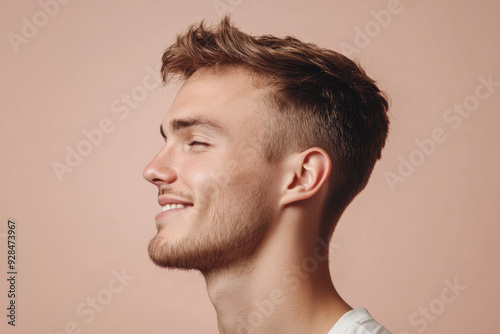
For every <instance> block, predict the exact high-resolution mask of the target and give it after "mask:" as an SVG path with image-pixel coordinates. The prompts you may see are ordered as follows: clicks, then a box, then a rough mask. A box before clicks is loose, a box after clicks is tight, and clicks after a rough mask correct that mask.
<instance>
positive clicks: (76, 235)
mask: <svg viewBox="0 0 500 334" xmlns="http://www.w3.org/2000/svg"><path fill="white" fill-rule="evenodd" d="M51 2H53V1H51V0H41V3H51ZM61 2H62V0H61ZM222 2H223V3H229V4H231V8H229V9H230V10H232V12H233V19H234V21H235V22H236V24H237V25H238V26H240V27H242V28H243V29H244V30H245V31H247V32H249V33H252V34H265V33H270V34H277V35H286V34H292V35H295V36H297V37H299V38H301V39H304V40H306V41H312V42H316V43H317V44H320V45H322V46H325V47H328V48H332V49H335V50H341V49H342V48H341V45H344V46H345V45H346V44H349V45H352V46H353V47H356V46H358V49H357V50H356V53H355V54H354V55H355V58H356V59H358V60H359V61H360V62H361V63H362V64H363V65H364V66H365V68H366V69H367V71H368V72H369V73H370V74H371V75H373V76H374V77H375V78H376V79H378V82H379V83H380V86H381V87H382V88H383V89H384V90H386V91H387V92H388V93H389V95H390V96H391V100H392V108H391V121H392V128H391V134H390V137H389V141H388V143H387V146H386V148H385V150H384V152H383V160H382V161H380V162H379V163H378V164H377V166H376V169H375V171H374V174H373V175H372V178H371V181H370V183H369V185H368V187H367V188H366V189H365V191H364V192H363V193H362V194H361V195H360V196H359V197H358V198H357V199H356V200H355V201H354V203H353V204H352V205H351V206H350V207H349V208H348V210H347V211H346V213H345V215H344V217H343V218H342V220H341V223H340V225H339V227H338V229H337V232H336V234H335V236H334V245H335V247H334V248H333V250H332V260H331V270H332V274H333V278H334V282H335V284H336V286H337V287H338V289H339V291H340V293H341V295H342V296H343V297H344V298H345V299H346V300H347V301H348V303H350V304H351V305H352V306H354V307H358V306H365V307H367V308H368V310H369V311H370V312H371V314H372V315H373V316H374V317H375V318H376V319H378V320H379V321H380V322H381V323H383V324H385V325H386V326H387V327H388V328H389V329H390V330H391V331H393V332H394V333H396V334H407V333H459V334H460V333H464V334H465V333H493V332H498V327H499V326H500V320H499V318H498V313H499V311H500V302H499V300H500V288H499V287H498V283H499V282H500V266H499V265H498V262H499V261H498V254H499V251H500V243H498V241H497V240H498V234H499V230H500V228H499V225H498V218H497V217H498V216H499V213H500V209H499V205H498V199H499V196H498V190H499V186H500V178H499V176H498V170H499V168H500V155H499V154H498V153H499V152H498V140H499V139H500V138H499V134H498V124H499V121H500V114H499V105H500V87H493V88H491V90H492V92H491V91H488V90H487V89H486V88H485V87H482V88H478V89H479V94H482V95H481V96H482V99H481V100H479V99H476V98H473V97H472V96H473V95H474V94H475V92H476V87H478V85H480V84H481V81H480V80H479V77H483V78H485V79H486V80H487V79H488V76H491V78H492V80H493V81H497V82H498V81H500V67H499V59H500V43H499V35H498V32H499V31H500V21H499V20H498V14H499V13H500V3H498V2H495V1H476V2H474V3H472V2H470V1H451V0H448V1H439V2H437V1H411V0H401V1H400V5H399V6H396V7H391V6H392V3H394V1H391V0H377V1H347V0H344V1H326V0H325V1H313V2H311V1H307V2H306V1H284V0H281V1H264V0H255V1H250V0H222ZM215 3H216V2H215ZM388 7H390V8H391V9H392V10H393V11H394V12H397V13H393V14H391V17H390V21H389V19H388V18H387V16H386V17H381V16H379V20H382V19H384V18H385V21H381V22H382V23H383V24H382V23H377V21H376V19H375V16H376V15H375V16H374V14H373V13H372V11H375V12H380V11H381V10H387V8H388ZM51 10H52V13H51V14H52V16H53V17H50V16H48V15H47V14H43V13H42V14H40V12H41V11H42V9H41V7H40V5H39V3H38V1H23V2H20V3H12V2H6V1H3V2H2V3H1V4H0V13H1V14H0V16H1V21H0V22H1V23H0V24H1V30H0V31H1V34H2V35H3V36H4V37H3V38H2V39H1V44H0V45H1V48H2V61H1V62H0V68H1V73H2V80H1V89H0V95H1V101H2V113H1V116H0V117H1V118H0V129H1V135H2V140H1V144H0V145H1V152H2V161H1V164H0V166H1V167H0V170H1V175H2V187H1V191H0V208H1V220H2V222H1V227H0V249H1V254H2V255H1V256H0V258H1V259H2V260H1V262H2V264H1V266H0V267H1V268H2V274H1V275H0V276H1V277H2V279H1V280H0V282H1V283H0V296H1V298H0V302H1V307H0V309H2V310H3V311H2V312H0V313H1V314H0V315H1V317H0V319H2V320H1V324H0V328H1V331H2V333H5V329H7V332H8V333H44V334H48V333H53V334H55V333H64V332H66V333H71V332H78V330H80V332H81V333H149V334H154V333H217V329H216V321H215V313H214V311H213V309H212V305H211V303H210V301H209V299H208V297H207V295H206V291H205V286H204V280H203V278H202V277H201V276H200V275H199V274H196V273H183V272H174V271H167V270H160V269H158V268H156V267H155V266H154V265H153V264H152V263H151V262H150V261H149V259H148V257H147V252H146V247H147V243H148V241H149V240H150V238H151V237H152V236H153V235H154V233H155V225H154V215H155V214H156V213H157V211H158V205H157V203H156V189H155V188H154V187H153V186H152V185H150V184H148V183H147V182H146V181H145V180H143V179H142V175H141V173H142V169H143V167H144V166H145V165H146V164H147V163H148V162H149V161H150V159H151V158H152V157H153V156H154V154H155V153H156V151H157V150H158V149H159V148H160V147H161V145H162V140H161V138H160V135H159V131H158V127H159V123H160V120H161V119H162V117H163V115H164V113H165V112H166V111H167V109H168V107H169V105H170V103H171V100H172V98H173V94H174V90H173V89H171V88H163V89H162V88H160V89H154V90H151V91H150V90H147V89H145V88H144V86H143V85H144V83H143V80H144V79H145V80H146V81H145V84H146V86H148V87H150V88H151V85H152V84H153V83H154V80H153V78H152V76H151V74H149V71H148V69H147V68H155V66H156V65H157V64H158V63H159V59H160V57H161V54H162V51H163V49H164V48H165V47H166V46H167V45H168V44H169V43H171V42H172V40H173V38H174V34H175V33H177V32H180V31H182V30H183V29H184V28H185V27H187V26H188V25H189V24H191V23H195V22H198V21H200V20H201V19H202V18H205V19H207V20H208V21H214V20H216V19H217V18H218V16H219V15H218V12H217V10H216V8H215V6H214V2H213V1H211V0H205V1H201V0H199V1H189V2H187V1H180V0H176V1H153V0H149V1H142V2H139V1H130V0H128V1H118V0H113V1H70V2H68V3H67V4H60V5H59V8H58V9H57V8H55V7H54V6H52V9H51ZM49 11H50V9H49ZM23 17H25V18H26V19H24V20H23ZM36 20H38V21H36ZM26 22H31V23H33V22H37V24H38V25H39V27H36V26H35V28H36V29H38V31H37V32H36V31H33V30H31V31H29V29H28V28H26V27H24V33H25V35H26V34H27V35H28V36H31V37H29V38H26V40H24V42H26V43H22V44H19V45H17V47H14V46H13V45H12V43H11V42H10V40H9V36H11V37H12V36H13V35H12V33H13V34H17V35H18V36H23V26H24V25H26V24H27V23H26ZM358 29H359V30H358ZM365 29H367V33H369V35H367V37H366V38H365V39H364V40H363V39H362V37H360V36H357V35H359V34H360V33H359V31H360V30H361V31H365ZM9 34H10V35H9ZM23 38H25V37H23ZM342 43H344V44H342ZM16 48H17V52H16ZM141 87H142V88H141ZM144 92H146V93H147V95H141V93H144ZM132 93H134V94H135V95H134V96H135V100H134V101H132V102H133V103H135V104H134V107H126V104H125V103H124V102H121V101H120V99H121V97H122V94H126V95H131V94H132ZM486 95H488V96H487V97H486ZM117 99H118V100H117ZM139 100H140V101H139ZM464 103H466V104H467V103H468V104H467V106H468V108H469V109H473V111H472V112H470V114H469V115H468V116H466V117H462V116H460V117H459V116H457V115H458V114H450V112H449V111H448V109H449V108H453V106H454V104H456V105H461V104H464ZM475 103H476V104H475ZM477 103H478V104H477ZM119 107H121V109H119V110H120V112H118V113H115V112H114V110H116V109H117V108H119ZM127 108H128V109H129V113H128V114H126V109H127ZM452 115H454V116H453V117H455V118H453V119H450V117H452ZM106 119H108V120H109V121H108V122H110V124H108V126H110V127H111V128H112V131H108V132H110V133H106V134H104V135H103V138H102V142H100V143H99V142H98V141H96V143H98V145H93V146H92V147H91V148H90V149H89V148H88V147H85V144H84V143H83V144H82V141H84V140H86V139H85V136H84V134H83V133H82V131H84V130H91V129H95V128H98V127H99V124H100V122H103V120H104V122H106ZM452 120H453V121H452ZM459 122H460V123H459ZM436 129H442V130H436ZM433 131H434V132H435V133H436V131H437V133H440V136H438V137H439V138H438V141H439V142H436V141H434V144H430V138H432V133H433ZM96 138H97V139H99V138H98V136H97V137H96ZM97 139H96V140H97ZM416 141H420V142H425V143H427V146H425V147H424V148H425V150H426V151H427V153H425V152H422V149H420V148H419V146H418V145H417V143H416ZM78 145H80V149H81V150H83V151H84V152H85V148H86V149H87V152H86V153H88V155H87V156H85V157H83V159H82V161H80V163H79V164H78V165H77V166H76V167H75V168H72V171H71V172H67V173H65V174H63V175H62V176H61V178H62V181H60V180H58V177H57V175H56V173H55V172H54V170H53V167H52V164H53V163H54V162H59V163H61V164H65V159H66V155H67V147H70V148H72V149H76V148H77V147H78ZM82 145H83V146H82ZM433 145H434V147H432V146H433ZM401 159H403V160H406V161H410V160H411V161H413V163H414V164H415V165H416V166H414V167H412V168H411V169H408V168H409V167H408V166H406V168H407V170H402V172H403V173H405V172H406V174H405V175H406V176H405V177H402V178H401V179H400V181H401V180H404V182H396V183H395V184H393V185H392V187H391V186H390V184H389V182H388V181H387V179H386V178H387V175H388V174H387V173H394V175H395V174H397V173H398V168H400V165H401V164H402V162H401V161H402V160H401ZM408 163H411V162H408ZM401 168H403V167H401ZM8 218H13V219H15V221H16V222H17V233H18V239H17V252H18V264H17V270H18V272H19V274H18V282H17V283H18V286H17V292H18V298H17V312H18V314H17V326H16V328H12V327H11V326H7V324H6V322H7V318H6V317H5V314H6V313H7V311H6V310H5V308H6V307H7V303H8V299H7V296H6V295H7V290H8V286H7V282H6V280H5V278H3V277H4V275H5V276H6V274H5V273H6V272H7V268H6V259H7V247H6V245H7V243H6V233H7V219H8ZM123 268H124V269H123ZM113 270H115V271H118V272H121V271H122V270H125V272H126V274H127V275H129V276H133V277H134V278H133V279H130V280H127V281H125V283H119V281H116V279H114V278H113V277H114V275H113ZM129 278H130V277H129ZM455 280H456V282H458V284H459V285H460V286H461V287H462V288H460V289H459V290H458V291H456V293H455V294H453V293H451V294H450V293H448V294H446V293H445V295H444V296H445V297H444V299H443V296H442V294H441V292H442V291H443V289H445V288H446V287H447V284H449V283H453V282H454V281H455ZM446 282H449V283H446ZM110 284H111V286H112V287H110ZM125 284H126V285H125ZM113 291H114V292H113ZM452 297H453V298H452ZM88 298H96V299H97V300H98V303H99V301H100V303H101V304H99V305H98V306H100V307H102V308H99V310H100V311H90V310H92V309H91V308H90V307H89V306H88V305H87V302H88V300H89V299H88ZM445 299H446V300H445ZM451 299H452V300H451ZM102 305H104V306H102ZM424 308H425V309H429V311H428V312H429V315H428V316H427V318H426V317H425V316H424V315H423V313H422V312H424V311H423V310H424ZM78 310H80V314H79V313H78ZM82 312H83V315H82ZM92 312H94V313H95V314H94V317H93V318H92V317H91V316H90V314H91V313H92ZM72 323H73V324H72ZM65 326H66V330H65ZM72 326H74V327H75V328H78V330H76V331H73V330H72V329H71V327H72Z"/></svg>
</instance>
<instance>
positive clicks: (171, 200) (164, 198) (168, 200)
mask: <svg viewBox="0 0 500 334" xmlns="http://www.w3.org/2000/svg"><path fill="white" fill-rule="evenodd" d="M158 204H160V206H165V205H167V204H182V205H184V206H193V203H191V202H186V201H183V200H180V199H177V198H174V197H169V196H160V197H158ZM174 210H176V209H174Z"/></svg>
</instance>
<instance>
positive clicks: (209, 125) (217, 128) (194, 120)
mask: <svg viewBox="0 0 500 334" xmlns="http://www.w3.org/2000/svg"><path fill="white" fill-rule="evenodd" d="M190 127H200V128H206V129H208V130H210V131H214V132H218V133H224V132H225V131H224V128H223V127H222V126H221V125H220V124H219V123H218V122H215V121H212V120H209V119H206V118H202V117H189V118H174V119H173V120H171V121H170V129H171V130H172V132H174V133H175V132H178V131H180V130H182V129H186V128H190ZM160 133H161V136H162V137H163V138H167V135H166V134H165V131H163V126H162V125H160Z"/></svg>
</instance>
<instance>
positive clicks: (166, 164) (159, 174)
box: [142, 147, 177, 186]
mask: <svg viewBox="0 0 500 334" xmlns="http://www.w3.org/2000/svg"><path fill="white" fill-rule="evenodd" d="M171 160H172V159H171V157H170V154H169V153H168V152H167V150H166V148H165V147H164V148H163V149H162V150H161V151H160V152H158V154H157V155H156V156H155V157H154V159H153V160H151V162H150V163H149V164H148V165H147V166H146V168H144V171H143V172H142V176H143V177H144V178H145V179H146V180H148V181H149V182H151V183H152V184H154V185H156V186H159V185H161V184H162V183H169V184H170V183H172V182H174V181H175V180H176V179H177V173H176V172H175V170H174V168H173V167H172V166H171Z"/></svg>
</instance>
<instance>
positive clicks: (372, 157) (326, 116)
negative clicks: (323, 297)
mask: <svg viewBox="0 0 500 334" xmlns="http://www.w3.org/2000/svg"><path fill="white" fill-rule="evenodd" d="M232 66H236V67H242V68H244V69H246V70H247V71H248V72H249V73H250V74H252V75H253V76H255V77H256V78H259V79H261V82H263V83H264V84H265V85H269V86H270V87H271V88H272V89H271V93H270V94H269V96H268V99H267V101H265V102H266V103H265V105H267V106H269V108H266V109H269V111H268V113H272V114H271V115H270V117H269V119H270V120H271V121H270V122H269V124H268V126H267V127H268V128H267V129H266V131H265V132H266V135H265V138H264V139H265V142H264V155H265V157H266V159H267V160H268V161H270V162H273V161H279V159H281V158H282V157H283V156H284V155H285V154H287V153H290V152H298V151H301V150H305V149H308V148H310V147H320V148H322V149H324V150H325V151H326V152H327V153H328V155H329V157H330V159H331V161H332V164H333V168H332V174H331V175H330V179H329V183H328V187H329V189H328V195H327V198H326V200H325V203H324V209H323V215H322V217H323V218H322V222H321V226H320V235H319V237H320V238H322V239H324V240H327V241H329V240H330V238H331V236H332V233H333V231H334V229H335V226H336V223H337V221H338V220H339V218H340V216H341V215H342V213H343V212H344V210H345V208H346V207H347V206H348V205H349V203H350V202H351V201H352V200H353V198H354V197H355V196H356V195H357V194H358V193H359V192H360V191H361V190H363V189H364V187H365V186H366V184H367V183H368V179H369V177H370V175H371V173H372V170H373V168H374V165H375V162H376V161H377V160H378V159H380V157H381V151H382V148H383V147H384V145H385V141H386V138H387V134H388V131H389V119H388V117H387V111H388V107H389V106H388V102H387V99H386V97H385V95H384V93H383V92H381V91H380V90H379V88H378V87H377V85H376V83H375V81H374V80H372V79H371V78H370V77H368V76H367V74H366V73H365V71H364V70H363V69H362V68H361V66H359V65H357V64H356V63H355V62H353V61H352V60H350V59H349V58H347V57H345V56H343V55H342V54H340V53H337V52H335V51H332V50H328V49H325V48H320V47H318V46H317V45H315V44H312V43H304V42H302V41H300V40H298V39H296V38H294V37H291V36H287V37H284V38H279V37H275V36H271V35H264V36H250V35H248V34H246V33H244V32H242V31H240V30H239V29H238V28H236V27H235V26H234V25H233V24H232V23H231V21H230V18H229V17H228V16H226V17H224V18H223V19H222V20H221V21H220V22H219V23H218V24H217V25H215V26H211V27H207V26H205V25H204V23H203V21H202V22H201V23H199V24H197V25H192V26H190V27H189V28H188V30H187V31H186V32H185V33H183V34H180V35H178V36H177V39H176V41H175V42H174V43H173V44H172V45H171V46H170V47H168V48H167V49H166V51H165V52H164V54H163V57H162V68H161V71H162V76H163V81H164V82H165V83H168V82H169V81H170V79H171V78H173V77H180V78H181V79H184V80H186V79H188V78H189V77H190V76H191V75H192V74H193V73H195V72H196V71H198V70H199V69H222V68H227V67H232Z"/></svg>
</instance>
